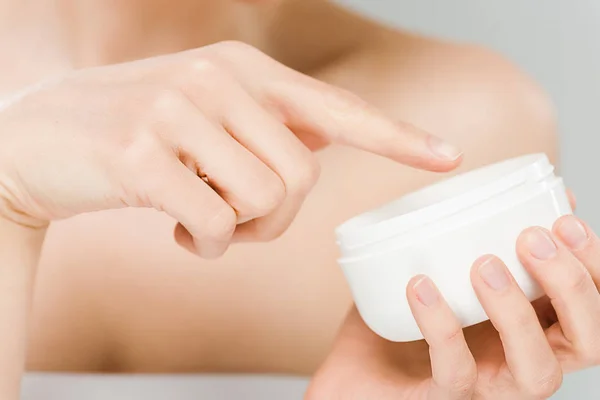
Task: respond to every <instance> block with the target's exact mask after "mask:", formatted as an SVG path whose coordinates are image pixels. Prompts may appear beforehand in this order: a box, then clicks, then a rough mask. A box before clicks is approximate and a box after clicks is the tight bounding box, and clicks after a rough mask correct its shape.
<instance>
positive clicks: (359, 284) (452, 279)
mask: <svg viewBox="0 0 600 400" xmlns="http://www.w3.org/2000/svg"><path fill="white" fill-rule="evenodd" d="M571 212H572V211H571V207H570V206H569V200H568V197H567V194H566V190H565V186H564V184H563V181H562V179H561V178H559V177H557V176H555V175H554V167H553V166H552V165H551V164H550V162H549V161H548V158H547V157H546V156H545V155H543V154H534V155H527V156H523V157H519V158H515V159H511V160H507V161H503V162H500V163H497V164H493V165H490V166H487V167H483V168H480V169H477V170H474V171H471V172H468V173H465V174H462V175H458V176H456V177H453V178H450V179H448V180H445V181H442V182H440V183H437V184H434V185H431V186H429V187H426V188H424V189H421V190H419V191H417V192H414V193H411V194H408V195H406V196H404V197H401V198H400V199H398V200H396V201H394V202H392V203H389V204H387V205H384V206H383V207H380V208H378V209H376V210H373V211H370V212H367V213H365V214H363V215H360V216H358V217H355V218H353V219H351V220H349V221H347V222H346V223H344V224H342V225H341V226H340V227H338V229H337V230H336V235H337V241H338V245H339V248H340V251H341V257H340V259H339V264H340V266H341V267H342V269H343V271H344V274H345V276H346V279H347V281H348V283H349V285H350V289H351V291H352V294H353V297H354V301H355V303H356V306H357V308H358V310H359V312H360V314H361V316H362V318H363V319H364V321H365V323H366V324H367V325H368V326H369V327H370V328H371V329H372V330H373V331H374V332H375V333H377V334H378V335H380V336H382V337H384V338H386V339H388V340H391V341H396V342H404V341H411V340H417V339H422V338H423V336H422V335H421V333H420V331H419V328H418V327H417V325H416V322H415V320H414V318H413V316H412V314H411V311H410V308H409V306H408V302H407V299H406V286H407V284H408V282H409V280H410V279H411V278H412V277H414V276H415V275H419V274H424V275H427V276H429V277H430V278H431V279H432V280H433V282H434V283H435V284H436V285H437V287H438V288H439V290H440V292H441V293H442V295H443V296H444V298H445V299H446V301H447V302H448V304H449V305H450V307H451V308H452V309H453V310H454V312H455V313H456V315H457V316H458V318H459V319H460V320H461V322H462V324H463V326H469V325H473V324H476V323H479V322H481V321H484V320H486V319H487V316H486V315H485V312H484V311H483V309H482V307H481V305H480V304H479V301H478V300H477V297H476V295H475V292H474V290H473V288H472V286H471V282H470V269H471V266H472V264H473V262H474V261H475V260H476V259H477V258H479V257H481V256H483V255H485V254H494V255H496V256H498V257H500V258H501V259H502V261H504V262H505V263H506V265H507V267H508V269H509V270H510V272H511V273H512V275H513V276H514V277H515V280H516V281H517V283H518V284H519V286H520V287H521V289H522V290H523V292H524V293H525V295H526V296H527V298H528V299H529V300H535V299H536V298H538V297H540V296H541V295H542V292H541V290H540V288H539V287H538V285H537V284H536V283H535V282H534V281H533V279H532V278H531V277H530V276H529V274H528V273H527V272H526V271H525V269H524V268H523V266H522V265H521V264H520V262H519V261H518V259H517V255H516V250H515V244H516V240H517V237H518V235H519V234H520V233H521V232H522V231H523V230H524V229H526V228H528V227H531V226H541V227H545V228H551V227H552V224H553V223H554V221H556V219H557V218H559V217H560V216H562V215H565V214H570V213H571Z"/></svg>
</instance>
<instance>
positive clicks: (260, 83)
mask: <svg viewBox="0 0 600 400" xmlns="http://www.w3.org/2000/svg"><path fill="white" fill-rule="evenodd" d="M328 142H338V143H341V144H346V145H350V146H354V147H357V148H360V149H363V150H366V151H370V152H374V153H377V154H380V155H383V156H386V157H389V158H392V159H394V160H396V161H399V162H401V163H404V164H407V165H411V166H414V167H418V168H423V169H429V170H436V171H446V170H450V169H452V168H454V167H456V166H457V165H458V163H459V162H460V153H459V152H458V151H457V150H456V149H455V148H453V147H452V146H450V145H447V144H445V143H443V142H441V141H440V140H439V139H436V138H434V137H432V136H430V135H428V134H425V133H424V132H422V131H419V130H418V129H416V128H414V127H411V126H409V125H408V124H404V123H400V124H398V123H394V122H392V121H390V120H388V119H386V118H385V117H383V116H382V115H381V114H380V113H379V112H377V111H376V110H374V109H372V108H370V107H369V106H367V105H366V104H365V103H364V102H363V101H361V100H360V99H358V98H356V97H355V96H353V95H351V94H349V93H347V92H344V91H341V90H339V89H335V88H333V87H331V86H329V85H327V84H324V83H322V82H319V81H317V80H314V79H312V78H309V77H307V76H305V75H302V74H300V73H297V72H295V71H293V70H291V69H288V68H286V67H284V66H283V65H281V64H279V63H277V62H275V61H274V60H272V59H270V58H268V57H267V56H265V55H263V54H262V53H260V52H259V51H258V50H255V49H253V48H251V47H249V46H246V45H243V44H240V43H229V42H228V43H220V44H216V45H213V46H209V47H205V48H201V49H198V50H194V51H188V52H183V53H179V54H175V55H170V56H164V57H159V58H154V59H148V60H143V61H138V62H132V63H129V64H122V65H115V66H109V67H103V68H96V69H90V70H83V71H81V72H77V73H75V74H73V75H71V76H68V77H66V78H65V79H62V80H60V81H58V82H54V83H51V84H47V85H45V86H43V87H41V88H39V89H37V90H35V91H31V92H30V93H28V94H26V95H24V96H22V97H21V98H20V99H17V100H15V101H14V102H12V103H11V104H10V105H9V106H8V107H5V109H4V110H3V111H0V216H3V217H5V218H8V219H10V220H12V221H15V222H18V223H20V224H23V225H29V226H40V225H45V224H46V223H47V222H48V221H50V220H53V219H57V218H65V217H69V216H73V215H75V214H78V213H83V212H89V211H95V210H101V209H110V208H118V207H128V206H129V207H153V208H156V209H158V210H161V211H165V212H167V213H168V214H170V215H171V216H173V217H174V218H176V219H177V220H178V221H179V222H180V224H179V225H178V226H177V229H176V232H175V236H176V239H177V241H178V243H180V244H181V245H183V246H184V247H186V248H188V249H189V250H192V251H194V252H197V253H199V254H200V255H202V256H205V257H216V256H219V255H221V254H222V253H223V252H224V251H225V249H226V248H227V246H228V245H229V243H230V241H231V240H232V238H235V239H236V240H253V241H254V240H270V239H273V238H275V237H277V236H278V235H280V234H281V233H282V232H283V231H284V230H285V229H286V228H287V227H288V225H289V224H290V223H291V221H292V219H293V218H294V216H295V215H296V213H297V212H298V210H299V208H300V206H301V204H302V202H303V200H304V198H305V196H306V195H307V193H308V192H309V190H310V189H311V188H312V186H313V185H314V184H315V182H316V180H317V177H318V175H319V166H318V164H317V162H316V160H315V157H314V155H313V153H312V152H311V149H314V148H316V147H320V146H322V145H324V144H325V143H328ZM199 177H201V178H203V179H200V178H199Z"/></svg>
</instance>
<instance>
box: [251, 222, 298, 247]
mask: <svg viewBox="0 0 600 400" xmlns="http://www.w3.org/2000/svg"><path fill="white" fill-rule="evenodd" d="M290 222H291V221H290ZM253 223H254V224H255V226H254V228H255V229H254V234H253V236H254V239H255V240H256V241H258V242H271V241H273V240H275V239H277V238H279V237H280V236H281V235H283V234H284V233H285V231H286V230H287V228H288V226H289V223H287V222H286V223H279V224H275V223H272V222H269V223H266V221H264V220H253Z"/></svg>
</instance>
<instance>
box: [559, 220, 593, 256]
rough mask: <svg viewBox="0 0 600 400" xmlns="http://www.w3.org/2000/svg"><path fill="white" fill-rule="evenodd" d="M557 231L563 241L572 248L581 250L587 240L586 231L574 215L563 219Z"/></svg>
mask: <svg viewBox="0 0 600 400" xmlns="http://www.w3.org/2000/svg"><path fill="white" fill-rule="evenodd" d="M557 231H558V234H559V235H560V238H561V239H562V240H563V242H564V243H565V244H566V245H567V246H569V247H570V248H571V249H573V250H581V249H582V248H583V247H584V246H585V244H586V243H587V241H588V235H587V231H586V230H585V228H584V226H583V224H582V223H581V222H579V221H578V220H577V218H575V217H567V218H565V219H563V220H562V221H561V222H560V225H559V226H558V229H557Z"/></svg>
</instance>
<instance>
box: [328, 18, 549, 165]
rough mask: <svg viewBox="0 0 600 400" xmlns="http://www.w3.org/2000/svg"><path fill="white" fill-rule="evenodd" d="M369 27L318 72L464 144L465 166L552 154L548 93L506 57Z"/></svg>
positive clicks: (396, 114)
mask: <svg viewBox="0 0 600 400" xmlns="http://www.w3.org/2000/svg"><path fill="white" fill-rule="evenodd" d="M374 29H376V30H377V29H378V31H376V32H375V33H374V34H373V36H372V38H371V40H370V41H368V42H367V43H366V44H365V45H363V46H362V48H361V49H359V50H357V51H355V52H354V53H353V54H351V55H349V56H348V57H347V58H345V59H343V60H341V62H339V63H338V64H336V65H332V66H330V67H329V68H327V69H325V70H323V71H321V72H320V74H319V76H320V77H321V78H322V79H324V80H326V81H329V82H331V83H333V84H335V85H338V86H342V87H344V88H346V89H348V90H350V91H353V92H355V93H357V94H359V95H360V96H362V97H363V98H364V99H365V100H367V101H368V102H370V103H372V104H374V105H376V106H377V107H379V108H380V109H382V110H383V111H384V112H386V113H387V114H388V115H390V116H392V117H395V118H398V119H403V120H406V121H408V122H411V123H414V124H415V125H418V126H420V127H422V128H424V129H428V130H429V131H431V132H432V133H434V134H437V135H440V136H443V137H445V138H447V139H448V140H451V141H453V142H455V143H456V144H458V145H460V146H462V148H463V149H464V151H465V166H464V168H469V167H473V166H475V165H478V164H481V163H488V162H491V161H493V160H495V159H500V158H503V157H507V156H511V155H515V154H518V153H525V152H532V151H545V152H547V153H548V154H549V156H550V157H552V158H554V157H555V156H556V152H557V149H556V142H557V141H556V126H555V124H556V123H555V117H554V111H553V107H552V105H551V103H550V101H549V99H548V97H547V96H546V94H545V93H544V92H543V90H542V89H541V88H540V87H539V86H538V85H537V84H536V83H535V82H534V81H533V80H532V79H531V77H529V76H528V75H527V74H525V73H523V71H521V70H520V69H519V68H518V67H517V66H515V65H514V64H513V63H512V62H510V61H509V60H507V59H506V58H505V57H503V56H501V55H500V54H497V53H495V52H493V51H491V50H488V49H485V48H482V47H479V46H474V45H467V44H458V43H451V42H446V41H442V40H437V39H432V38H428V37H423V36H417V35H413V34H408V33H404V32H400V31H390V30H387V29H382V28H374Z"/></svg>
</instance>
